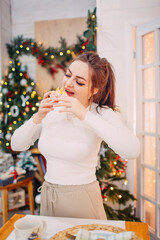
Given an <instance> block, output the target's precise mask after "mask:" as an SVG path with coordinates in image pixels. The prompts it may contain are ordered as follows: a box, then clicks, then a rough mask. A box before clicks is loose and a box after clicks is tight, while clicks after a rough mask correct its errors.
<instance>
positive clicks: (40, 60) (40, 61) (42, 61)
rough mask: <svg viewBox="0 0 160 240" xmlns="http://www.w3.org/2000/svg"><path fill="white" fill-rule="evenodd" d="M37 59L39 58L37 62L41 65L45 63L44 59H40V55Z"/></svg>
mask: <svg viewBox="0 0 160 240" xmlns="http://www.w3.org/2000/svg"><path fill="white" fill-rule="evenodd" d="M38 59H39V61H38V64H41V65H42V66H44V65H45V62H44V60H43V59H42V56H39V57H38Z"/></svg>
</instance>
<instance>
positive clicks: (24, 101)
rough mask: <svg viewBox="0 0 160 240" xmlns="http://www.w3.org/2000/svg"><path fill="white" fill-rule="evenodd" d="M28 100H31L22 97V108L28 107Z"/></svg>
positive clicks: (27, 97)
mask: <svg viewBox="0 0 160 240" xmlns="http://www.w3.org/2000/svg"><path fill="white" fill-rule="evenodd" d="M28 99H29V96H24V95H21V100H22V107H25V106H26V102H27V100H28Z"/></svg>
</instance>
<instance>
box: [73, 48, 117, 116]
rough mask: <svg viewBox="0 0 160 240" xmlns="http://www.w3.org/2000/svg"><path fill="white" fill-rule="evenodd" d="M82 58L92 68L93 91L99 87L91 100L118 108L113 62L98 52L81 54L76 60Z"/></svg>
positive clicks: (101, 104) (101, 105)
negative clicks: (101, 56)
mask: <svg viewBox="0 0 160 240" xmlns="http://www.w3.org/2000/svg"><path fill="white" fill-rule="evenodd" d="M76 60H80V61H82V62H85V63H87V64H88V65H89V68H90V69H91V83H92V86H91V93H92V94H93V92H94V89H95V88H98V89H99V90H98V92H97V93H96V94H94V95H92V97H91V98H92V99H91V102H94V103H97V104H98V106H99V107H104V106H107V107H109V108H112V109H113V110H114V111H115V110H116V105H115V76H114V73H113V70H112V66H111V64H110V63H109V62H108V61H107V59H106V58H100V57H99V55H98V54H97V53H94V52H86V53H84V54H82V55H79V56H78V57H77V58H76V59H74V61H76Z"/></svg>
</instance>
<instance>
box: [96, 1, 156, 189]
mask: <svg viewBox="0 0 160 240" xmlns="http://www.w3.org/2000/svg"><path fill="white" fill-rule="evenodd" d="M97 10H98V12H97V16H98V52H99V54H100V55H101V56H104V57H106V58H107V59H108V60H109V61H110V62H111V63H112V65H113V66H114V69H115V72H116V104H117V105H119V106H120V111H121V114H122V115H121V117H122V119H123V121H124V122H125V124H126V125H127V126H128V127H129V128H130V129H132V130H133V27H134V26H138V25H140V24H143V23H145V22H148V21H150V20H151V19H153V18H155V17H157V16H160V1H159V0H147V1H146V0H134V1H128V0H97ZM133 164H134V162H133V161H129V163H128V171H127V173H128V179H129V184H128V189H129V190H131V192H133V191H134V188H133V179H134V176H133V174H134V173H133V169H134V166H133Z"/></svg>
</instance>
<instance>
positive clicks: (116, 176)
mask: <svg viewBox="0 0 160 240" xmlns="http://www.w3.org/2000/svg"><path fill="white" fill-rule="evenodd" d="M99 156H100V162H99V166H98V167H97V172H96V174H97V179H98V181H99V183H100V187H101V193H102V198H103V202H104V208H105V211H106V215H107V219H110V220H125V221H140V219H138V218H137V217H136V216H135V214H134V211H133V206H132V204H129V205H128V206H127V207H126V204H127V203H128V201H135V200H136V199H135V198H134V196H133V195H132V194H130V192H129V191H128V190H126V189H125V187H122V188H119V186H118V185H119V184H118V183H121V184H122V183H123V186H125V185H127V183H128V180H127V177H126V168H127V160H124V159H122V158H121V157H120V156H119V155H118V154H116V153H115V152H114V151H113V150H112V149H111V148H109V147H108V145H107V144H106V143H105V142H103V143H102V145H101V149H100V152H99Z"/></svg>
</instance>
